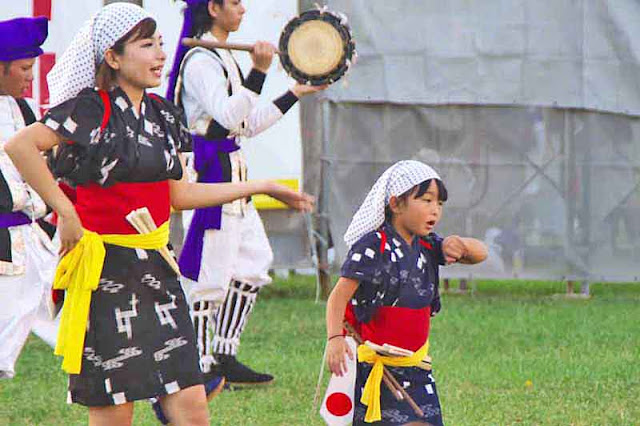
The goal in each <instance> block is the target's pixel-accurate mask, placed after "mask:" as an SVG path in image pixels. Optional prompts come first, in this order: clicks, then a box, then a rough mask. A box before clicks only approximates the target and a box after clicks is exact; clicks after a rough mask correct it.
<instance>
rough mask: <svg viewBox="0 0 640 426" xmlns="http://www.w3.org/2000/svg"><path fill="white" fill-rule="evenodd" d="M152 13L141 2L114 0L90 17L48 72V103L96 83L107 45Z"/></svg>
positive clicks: (73, 94) (52, 105) (110, 44)
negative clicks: (118, 0)
mask: <svg viewBox="0 0 640 426" xmlns="http://www.w3.org/2000/svg"><path fill="white" fill-rule="evenodd" d="M151 17H152V16H151V15H150V14H149V13H148V12H147V11H146V10H144V9H143V8H141V7H140V6H136V5H134V4H131V3H113V4H110V5H109V6H105V7H104V8H102V9H101V10H100V11H99V12H98V13H96V14H95V15H94V16H93V17H92V18H91V19H89V20H88V21H87V22H86V23H85V24H84V25H83V26H82V29H81V30H80V31H79V32H78V34H76V36H75V37H74V38H73V41H72V42H71V45H69V47H68V48H67V50H66V51H65V52H64V53H63V54H62V56H61V57H60V59H59V60H58V61H57V62H56V65H55V66H54V67H53V69H52V70H51V72H50V73H49V75H48V76H47V82H48V83H49V94H50V101H49V105H50V106H51V107H54V106H56V105H58V104H61V103H62V102H64V101H67V100H69V99H72V98H74V97H75V96H76V95H77V94H78V93H80V91H81V90H82V89H85V88H87V87H95V85H96V72H97V70H98V67H99V66H100V63H101V62H102V61H103V60H104V54H105V52H106V51H107V49H109V48H111V47H112V46H113V45H114V44H115V43H116V42H117V41H118V40H120V39H121V38H122V37H124V36H125V35H126V34H127V33H128V32H129V31H131V30H132V29H133V28H134V27H135V26H136V25H138V24H139V23H140V22H141V21H143V20H144V19H146V18H151Z"/></svg>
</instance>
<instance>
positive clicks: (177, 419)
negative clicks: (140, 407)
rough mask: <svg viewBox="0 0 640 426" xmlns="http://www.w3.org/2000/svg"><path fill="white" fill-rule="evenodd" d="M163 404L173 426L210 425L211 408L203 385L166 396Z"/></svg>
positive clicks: (162, 401) (162, 400)
mask: <svg viewBox="0 0 640 426" xmlns="http://www.w3.org/2000/svg"><path fill="white" fill-rule="evenodd" d="M161 404H162V409H163V411H164V412H165V414H166V415H167V417H168V418H169V420H170V421H171V424H172V425H175V426H183V425H184V426H187V425H188V426H200V425H202V426H207V425H209V407H208V405H207V397H206V394H205V391H204V386H203V385H197V386H191V387H189V388H186V389H183V390H181V391H179V392H176V393H174V394H171V395H167V396H164V397H163V398H162V399H161Z"/></svg>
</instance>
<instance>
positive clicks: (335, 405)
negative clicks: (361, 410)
mask: <svg viewBox="0 0 640 426" xmlns="http://www.w3.org/2000/svg"><path fill="white" fill-rule="evenodd" d="M352 407H353V403H352V402H351V398H349V396H348V395H347V394H344V393H342V392H335V393H332V394H331V395H329V397H328V398H327V410H328V411H329V412H330V413H331V414H333V415H334V416H338V417H340V416H344V415H347V414H349V412H350V411H351V408H352Z"/></svg>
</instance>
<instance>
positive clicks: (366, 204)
mask: <svg viewBox="0 0 640 426" xmlns="http://www.w3.org/2000/svg"><path fill="white" fill-rule="evenodd" d="M429 179H438V180H442V179H440V176H439V175H438V173H437V172H436V171H435V170H433V169H432V168H431V167H429V166H427V165H426V164H424V163H421V162H420V161H415V160H405V161H399V162H397V163H396V164H394V165H393V166H391V167H389V168H388V169H387V170H386V171H385V172H384V173H383V174H382V176H380V177H379V178H378V180H377V181H376V183H375V184H374V185H373V187H372V188H371V191H369V193H368V194H367V197H366V198H365V199H364V201H363V202H362V205H361V206H360V208H359V209H358V211H357V212H356V214H355V215H354V216H353V219H352V220H351V224H350V225H349V227H348V228H347V232H345V234H344V242H345V243H347V247H351V246H352V245H353V244H354V243H355V242H357V241H358V240H359V239H360V238H362V236H364V235H365V234H367V233H369V232H371V231H375V230H376V229H378V228H379V227H380V225H382V224H383V223H384V209H385V207H386V205H387V204H389V199H390V198H391V197H393V196H395V197H397V196H399V195H402V194H404V193H405V192H407V191H408V190H410V189H411V188H413V187H414V186H416V185H418V184H420V183H422V182H424V181H427V180H429Z"/></svg>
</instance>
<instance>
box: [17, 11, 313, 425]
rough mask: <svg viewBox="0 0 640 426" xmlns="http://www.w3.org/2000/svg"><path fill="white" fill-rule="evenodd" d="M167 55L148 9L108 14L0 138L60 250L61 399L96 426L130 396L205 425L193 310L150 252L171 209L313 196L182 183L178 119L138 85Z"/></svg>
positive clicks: (144, 84)
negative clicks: (140, 213)
mask: <svg viewBox="0 0 640 426" xmlns="http://www.w3.org/2000/svg"><path fill="white" fill-rule="evenodd" d="M164 62H165V54H164V52H163V51H162V38H161V36H160V35H159V34H158V32H157V31H156V23H155V21H154V20H153V19H151V18H150V16H149V15H148V14H147V13H146V12H145V11H144V10H143V9H142V8H140V7H138V6H134V5H132V4H128V3H114V4H112V5H110V6H107V7H105V8H103V9H102V10H101V11H99V12H98V13H97V14H96V15H95V16H94V17H93V18H92V19H91V20H90V21H89V22H88V23H87V24H86V25H85V26H84V27H83V29H82V30H81V31H80V33H79V34H78V35H77V36H76V37H75V38H74V41H73V42H72V44H71V46H70V47H69V48H68V50H67V51H66V52H65V53H64V55H63V56H62V57H61V58H60V60H59V62H58V63H57V64H56V67H54V69H53V70H52V71H51V73H50V75H49V87H50V92H51V103H52V105H53V106H52V108H51V109H50V110H49V112H48V113H47V114H46V115H45V117H44V118H43V120H42V123H35V124H33V125H31V126H29V127H27V128H26V129H24V130H22V131H20V132H19V133H18V134H17V135H15V136H14V137H13V138H12V139H11V140H10V141H9V142H8V143H7V145H6V151H7V153H8V154H9V155H10V157H11V158H12V160H13V162H14V163H15V164H16V167H17V168H18V169H19V171H20V172H21V173H22V175H23V176H24V178H25V180H26V181H27V182H28V183H29V184H31V185H32V187H33V188H34V189H35V190H36V191H37V192H38V193H39V194H40V195H41V196H42V198H43V199H44V200H45V201H46V202H47V204H49V205H50V206H51V207H52V208H53V209H54V210H55V211H56V212H57V214H58V217H59V222H58V225H59V228H58V229H59V234H60V239H61V245H62V250H61V253H60V254H61V256H64V257H63V259H62V261H61V263H60V266H59V268H58V273H57V276H56V282H55V284H54V287H57V288H66V289H67V295H66V299H65V306H64V310H63V320H62V323H61V327H60V334H59V336H58V347H57V348H56V352H57V353H60V354H63V355H64V361H63V368H64V369H65V370H66V371H67V372H69V373H70V380H69V397H68V399H69V401H70V402H76V403H79V404H82V405H85V406H88V407H89V424H91V425H114V424H117V425H127V424H131V422H132V418H133V401H136V400H140V399H148V398H150V397H159V398H160V400H161V403H162V405H163V409H164V412H165V413H166V415H167V416H168V418H169V420H170V421H171V422H172V423H173V424H175V425H186V424H188V425H208V424H209V417H208V411H207V402H206V399H205V389H204V386H203V385H202V374H201V371H200V368H199V364H198V353H197V349H196V343H195V336H194V331H193V326H192V323H191V320H190V317H189V309H188V306H187V304H186V302H185V296H184V293H183V292H182V289H181V287H180V282H179V279H178V276H177V275H176V273H175V272H174V271H173V269H171V267H170V266H169V264H168V262H167V261H166V260H165V258H163V257H162V256H161V254H160V253H159V251H158V249H162V248H163V247H165V245H166V244H167V243H168V233H169V231H168V219H169V213H170V206H173V207H174V208H176V209H192V208H196V207H205V206H211V205H216V204H222V203H225V202H229V201H231V200H233V199H236V198H239V197H246V196H249V195H250V194H253V193H256V192H265V193H268V194H269V195H272V196H275V197H276V198H279V199H281V200H283V201H284V202H286V203H288V204H291V205H293V206H294V207H297V208H300V209H304V210H306V209H309V208H310V206H311V199H310V198H309V197H308V196H307V195H305V194H298V193H295V192H293V191H290V190H288V189H286V188H284V187H281V186H278V185H275V184H273V183H269V182H258V183H234V184H218V185H212V184H200V183H198V184H190V183H188V182H187V180H186V176H185V174H183V172H182V171H183V160H182V157H181V154H180V152H181V151H185V150H187V149H189V146H190V143H191V138H190V135H189V133H188V132H187V131H186V129H185V127H184V126H183V124H182V118H181V116H180V113H179V111H178V110H177V109H176V108H175V107H173V106H172V104H170V103H169V102H167V101H165V100H163V99H162V98H159V97H156V96H150V95H148V94H147V93H146V92H145V89H147V88H149V87H155V86H158V85H159V84H160V78H161V74H162V68H163V65H164ZM95 86H98V87H99V88H100V89H101V90H95V89H94V87H95ZM56 145H57V147H58V152H57V156H56V159H55V161H54V164H53V169H54V174H55V175H56V176H58V177H62V178H65V179H66V180H67V181H69V182H70V183H71V184H72V186H75V187H76V189H77V194H76V195H77V197H76V198H77V199H76V202H75V205H74V204H72V203H71V201H70V200H69V199H68V198H67V197H66V196H65V194H64V193H63V192H62V191H61V190H60V188H59V187H58V185H56V181H55V179H54V177H53V175H52V174H51V172H49V170H48V169H47V166H46V164H45V162H44V160H43V158H42V156H41V155H40V153H39V151H44V150H48V149H50V148H52V147H53V146H56ZM142 207H146V208H147V209H148V211H149V212H150V214H151V217H152V218H151V220H152V221H153V226H151V228H153V227H155V226H157V227H158V229H157V230H156V231H154V232H152V233H151V234H150V235H146V236H143V235H140V234H138V233H137V232H136V229H135V228H133V227H132V226H131V225H130V224H129V222H128V221H127V219H126V216H127V215H128V214H129V213H130V212H131V211H133V210H136V209H140V208H142ZM105 249H106V250H105ZM165 254H166V253H165ZM85 331H86V333H85Z"/></svg>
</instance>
